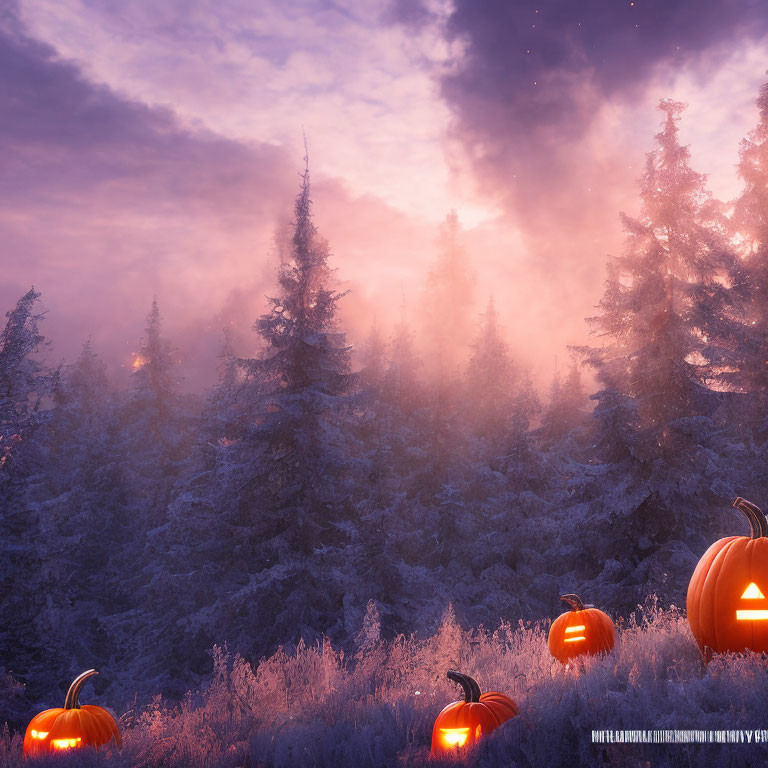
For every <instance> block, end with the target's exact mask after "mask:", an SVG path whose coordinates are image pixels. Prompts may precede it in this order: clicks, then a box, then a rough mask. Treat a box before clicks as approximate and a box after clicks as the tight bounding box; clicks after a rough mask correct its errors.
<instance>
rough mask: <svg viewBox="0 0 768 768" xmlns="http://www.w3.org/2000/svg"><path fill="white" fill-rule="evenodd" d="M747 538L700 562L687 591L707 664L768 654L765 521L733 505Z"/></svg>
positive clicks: (728, 540)
mask: <svg viewBox="0 0 768 768" xmlns="http://www.w3.org/2000/svg"><path fill="white" fill-rule="evenodd" d="M733 506H734V507H736V509H738V510H739V511H740V512H741V513H742V514H743V515H744V516H745V517H746V518H747V520H748V522H749V527H750V535H749V536H726V537H725V538H723V539H719V540H718V541H716V542H715V543H714V544H712V546H710V548H709V549H708V550H707V551H706V552H705V553H704V556H703V557H702V558H701V560H699V563H698V565H697V566H696V569H695V570H694V572H693V576H692V577H691V582H690V584H689V585H688V595H687V598H686V608H687V612H688V623H689V624H690V625H691V631H692V632H693V636H694V638H696V642H697V643H698V646H699V649H700V650H701V652H702V653H703V655H704V657H705V658H706V659H709V658H711V656H712V653H723V652H725V651H735V652H743V651H745V650H750V651H757V652H766V651H768V599H766V595H768V520H766V518H765V515H764V514H763V512H762V510H761V509H760V507H758V506H757V505H755V504H753V503H752V502H751V501H747V500H746V499H742V498H741V497H739V498H737V499H736V501H734V502H733Z"/></svg>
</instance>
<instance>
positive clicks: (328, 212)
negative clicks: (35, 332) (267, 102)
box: [0, 4, 432, 389]
mask: <svg viewBox="0 0 768 768" xmlns="http://www.w3.org/2000/svg"><path fill="white" fill-rule="evenodd" d="M0 67H2V71H3V72H4V77H3V78H2V79H1V80H0V151H2V154H3V157H4V162H3V164H2V167H0V241H2V243H3V245H2V251H1V252H0V254H1V255H0V259H1V260H2V266H3V269H2V278H1V279H0V305H1V306H3V307H4V308H9V307H10V306H12V305H13V304H14V302H15V301H16V299H17V298H18V296H19V295H21V293H22V292H23V291H25V290H26V289H27V288H28V287H29V285H30V284H34V285H35V286H36V287H37V288H38V289H39V290H41V291H42V292H43V300H44V303H45V306H46V308H47V309H48V314H47V321H46V323H45V324H44V327H43V332H44V333H45V334H46V335H47V336H48V337H50V338H52V340H53V342H54V344H53V347H52V350H51V357H52V358H53V361H56V360H59V359H62V358H65V359H68V360H72V359H73V358H74V356H75V355H76V354H77V352H78V350H79V346H80V344H81V343H82V342H83V341H84V340H85V339H86V338H88V337H89V336H90V337H92V339H93V341H94V345H95V347H96V349H97V350H98V351H100V352H101V353H102V354H103V355H104V357H105V358H106V359H107V361H108V363H109V364H110V367H111V368H112V372H113V373H118V374H119V373H120V372H121V370H122V371H125V370H127V368H128V367H129V365H130V360H131V354H132V352H134V351H135V350H136V349H137V346H138V340H139V337H140V336H141V334H142V332H143V328H144V324H145V323H144V318H145V316H146V314H147V312H148V310H149V306H150V303H151V301H152V297H153V295H155V294H157V296H158V298H159V301H160V307H161V311H162V314H163V315H164V317H165V319H166V333H167V335H169V336H170V337H171V338H172V340H173V342H174V344H175V345H176V347H177V348H178V349H179V359H181V360H182V361H183V364H182V374H183V376H184V377H185V378H186V386H187V388H190V389H199V388H200V387H201V386H202V385H204V384H208V383H210V382H211V378H212V376H213V375H214V373H215V365H216V354H217V351H218V347H219V344H220V340H221V335H220V331H221V326H222V325H223V324H224V323H229V322H233V323H235V324H237V325H238V326H239V328H238V330H239V331H240V335H239V337H238V338H240V339H241V340H242V345H243V348H242V349H241V350H238V351H240V352H242V353H243V354H248V353H252V352H253V351H254V350H255V348H256V341H257V340H256V339H255V338H253V335H252V334H251V331H250V326H251V325H252V323H253V321H254V320H255V318H256V317H257V316H258V314H259V313H260V312H261V311H263V310H264V308H265V296H266V295H269V294H271V293H272V292H273V291H274V290H275V264H276V260H275V258H274V248H273V242H272V238H273V232H274V230H275V226H276V225H277V224H278V223H279V222H280V221H284V220H285V219H286V218H289V217H290V215H291V212H292V203H293V197H294V195H295V194H296V191H297V189H298V183H299V176H298V173H297V171H298V170H299V169H300V166H301V153H300V152H297V156H296V157H293V156H290V155H289V153H288V152H286V150H284V149H282V148H281V147H279V146H277V145H276V144H274V143H267V142H255V141H245V140H235V139H232V138H226V137H223V136H221V135H220V134H217V133H214V132H213V131H211V130H208V129H205V128H203V127H201V126H200V125H197V126H192V125H190V124H189V122H188V121H185V120H183V119H181V118H180V117H179V115H178V114H177V113H176V112H175V111H174V110H172V109H171V108H170V107H159V106H152V105H149V104H147V103H143V102H141V101H139V100H138V99H133V98H128V97H127V96H125V95H123V94H120V93H118V92H116V91H115V90H114V89H112V88H110V87H108V86H106V85H103V84H99V83H96V82H95V81H94V80H93V79H91V78H89V77H88V76H86V75H85V74H83V71H82V69H81V67H80V66H79V64H76V63H75V62H73V61H71V60H65V59H63V58H62V57H61V55H60V54H59V53H58V52H57V51H56V50H55V49H54V48H53V47H51V46H50V45H48V44H46V43H44V42H42V41H40V40H38V39H35V38H33V37H32V36H31V35H30V33H29V31H28V29H27V27H26V26H25V25H24V24H23V23H22V22H21V21H20V20H19V16H18V13H16V11H15V9H14V7H13V6H12V5H8V4H6V5H4V6H3V11H2V15H0ZM311 140H312V136H311V134H310V141H311ZM314 178H315V199H316V203H317V204H316V211H317V223H318V225H319V226H320V229H321V232H322V233H323V234H324V235H326V236H327V237H328V238H329V240H330V242H331V247H332V250H333V253H334V257H333V265H334V266H337V267H339V271H338V277H339V279H340V280H341V281H344V285H345V286H347V287H353V288H354V292H353V293H354V295H353V296H350V297H349V300H345V302H344V304H345V306H346V308H345V309H344V312H345V315H344V318H343V319H344V321H345V322H346V323H347V324H351V325H352V331H353V334H352V335H353V336H357V337H361V336H362V334H363V333H364V329H367V327H368V326H369V325H370V323H371V321H372V320H373V317H374V315H376V314H377V310H375V309H373V308H372V303H374V302H379V304H380V306H381V307H383V308H384V309H380V310H378V315H379V319H380V321H381V322H386V320H385V318H384V316H387V312H388V310H387V309H386V308H387V307H388V306H389V305H390V304H391V303H392V302H391V295H390V294H392V293H395V294H397V295H398V296H399V294H400V291H401V285H402V284H404V283H408V282H410V283H413V282H414V279H415V275H417V274H418V275H419V276H420V273H418V272H415V268H414V265H418V264H419V263H420V262H421V263H423V264H425V265H426V263H427V262H428V260H429V259H430V258H431V238H432V231H431V228H430V226H429V225H428V224H426V223H425V222H423V221H420V220H418V219H414V218H412V217H409V216H408V215H407V214H405V213H403V212H399V211H396V210H395V209H393V208H391V207H390V206H387V205H386V204H385V203H383V202H382V201H381V200H380V199H379V198H377V197H375V196H373V195H365V194H360V193H359V192H355V191H354V190H352V189H351V188H350V187H349V185H348V184H346V183H345V182H343V181H341V180H339V179H334V178H331V177H329V176H328V175H325V176H323V175H322V174H314ZM382 232H386V237H382ZM416 269H417V267H416ZM373 275H375V276H376V280H375V282H374V287H373V288H372V289H371V290H369V289H368V286H367V283H368V282H369V278H370V277H371V276H373ZM405 289H406V290H407V291H409V292H415V289H414V288H413V286H412V285H411V286H406V288H405ZM395 305H396V306H397V307H399V299H398V300H397V301H396V302H395ZM394 312H395V310H393V313H394ZM387 319H390V318H389V317H387ZM358 327H359V328H360V331H359V332H358V330H357V328H358Z"/></svg>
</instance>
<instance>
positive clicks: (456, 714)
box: [432, 672, 518, 755]
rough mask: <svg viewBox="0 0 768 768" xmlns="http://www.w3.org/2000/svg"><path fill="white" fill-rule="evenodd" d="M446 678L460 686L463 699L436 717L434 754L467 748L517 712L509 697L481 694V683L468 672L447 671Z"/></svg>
mask: <svg viewBox="0 0 768 768" xmlns="http://www.w3.org/2000/svg"><path fill="white" fill-rule="evenodd" d="M448 679H449V680H453V681H454V682H455V683H458V684H459V685H460V686H461V687H462V689H463V690H464V700H463V701H454V702H453V703H452V704H449V705H448V706H447V707H445V708H444V709H443V711H442V712H441V713H440V714H439V715H438V716H437V719H436V720H435V725H434V728H433V729H432V754H433V755H444V754H447V753H454V752H456V751H458V750H461V749H463V748H464V747H467V748H468V747H470V746H471V745H472V744H475V743H476V742H477V741H479V740H480V738H481V737H482V736H484V735H485V734H486V733H490V732H491V731H492V730H493V729H494V728H498V726H500V725H501V724H502V723H504V722H506V721H507V720H509V719H510V718H511V717H514V716H515V715H516V714H517V713H518V709H517V704H515V702H514V701H512V699H510V698H509V697H508V696H505V695H504V694H503V693H497V692H495V691H488V692H487V693H481V691H480V686H479V685H478V684H477V682H476V681H475V680H473V679H472V678H471V677H470V676H469V675H462V674H460V673H458V672H449V673H448Z"/></svg>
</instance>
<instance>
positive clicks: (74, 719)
mask: <svg viewBox="0 0 768 768" xmlns="http://www.w3.org/2000/svg"><path fill="white" fill-rule="evenodd" d="M97 674H98V672H96V670H95V669H89V670H88V671H87V672H83V674H82V675H78V677H76V678H75V680H74V681H73V683H72V685H70V686H69V691H68V692H67V698H66V699H65V701H64V707H63V708H62V707H56V708H54V709H46V710H45V711H43V712H40V714H37V715H35V716H34V717H33V718H32V721H31V722H30V724H29V725H28V726H27V732H26V733H25V734H24V754H25V755H30V756H33V755H41V754H47V753H49V752H61V751H62V750H67V749H77V748H79V747H86V746H87V747H100V746H101V745H102V744H106V743H107V742H109V741H113V740H114V742H115V744H117V746H118V747H119V746H121V744H122V740H121V738H120V730H119V728H118V727H117V723H116V722H115V719H114V718H113V717H112V715H110V714H109V712H107V710H106V709H104V708H103V707H97V706H95V705H93V704H85V705H83V706H80V702H79V696H80V691H81V689H82V687H83V685H84V684H85V681H86V680H87V679H88V678H89V677H91V676H93V675H97Z"/></svg>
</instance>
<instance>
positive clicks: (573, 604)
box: [560, 595, 587, 611]
mask: <svg viewBox="0 0 768 768" xmlns="http://www.w3.org/2000/svg"><path fill="white" fill-rule="evenodd" d="M560 599H561V600H562V601H563V602H564V603H565V604H566V605H567V606H568V607H569V608H570V609H571V610H572V611H583V610H585V609H586V607H587V606H586V605H584V603H582V602H581V598H580V597H579V596H578V595H563V596H562V597H561V598H560Z"/></svg>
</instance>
